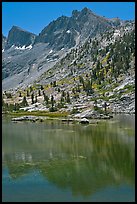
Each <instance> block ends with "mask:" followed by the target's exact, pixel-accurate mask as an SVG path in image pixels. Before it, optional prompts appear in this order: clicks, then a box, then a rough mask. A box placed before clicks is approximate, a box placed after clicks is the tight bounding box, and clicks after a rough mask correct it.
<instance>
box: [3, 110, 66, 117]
mask: <svg viewBox="0 0 137 204" xmlns="http://www.w3.org/2000/svg"><path fill="white" fill-rule="evenodd" d="M6 114H7V115H11V116H15V117H16V116H17V117H18V116H24V115H33V116H47V117H53V118H54V117H67V116H68V115H69V113H68V112H42V111H35V112H27V111H22V112H8V113H6Z"/></svg>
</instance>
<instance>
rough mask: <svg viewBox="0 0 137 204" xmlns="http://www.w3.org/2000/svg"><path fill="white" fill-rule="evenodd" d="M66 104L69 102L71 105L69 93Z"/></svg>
mask: <svg viewBox="0 0 137 204" xmlns="http://www.w3.org/2000/svg"><path fill="white" fill-rule="evenodd" d="M66 102H67V103H70V96H69V92H67V98H66Z"/></svg>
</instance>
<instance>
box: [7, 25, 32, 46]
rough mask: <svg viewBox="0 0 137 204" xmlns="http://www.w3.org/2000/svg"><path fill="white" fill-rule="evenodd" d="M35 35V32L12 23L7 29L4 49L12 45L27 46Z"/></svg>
mask: <svg viewBox="0 0 137 204" xmlns="http://www.w3.org/2000/svg"><path fill="white" fill-rule="evenodd" d="M35 37H36V35H35V34H33V33H30V32H28V31H26V30H23V29H22V28H20V27H18V26H15V25H14V26H12V28H11V30H10V31H9V34H8V39H7V45H6V49H7V48H9V47H11V46H12V45H15V46H23V45H25V46H28V45H30V44H32V43H33V42H34V39H35Z"/></svg>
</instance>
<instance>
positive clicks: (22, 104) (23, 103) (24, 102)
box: [21, 96, 28, 107]
mask: <svg viewBox="0 0 137 204" xmlns="http://www.w3.org/2000/svg"><path fill="white" fill-rule="evenodd" d="M21 106H23V107H24V106H28V102H27V99H26V96H24V97H23V100H22V103H21Z"/></svg>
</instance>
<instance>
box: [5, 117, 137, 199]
mask: <svg viewBox="0 0 137 204" xmlns="http://www.w3.org/2000/svg"><path fill="white" fill-rule="evenodd" d="M134 150H135V117H134V116H132V115H130V116H129V115H123V116H122V115H121V116H116V117H114V118H113V119H112V120H108V121H105V122H100V123H99V124H96V125H95V124H92V125H87V126H85V125H74V124H62V123H60V122H57V121H54V122H53V121H48V122H46V123H31V122H20V123H13V122H11V120H10V119H9V118H3V122H2V170H3V171H2V200H3V202H6V201H7V202H23V201H24V202H27V201H28V202H37V201H38V202H50V201H55V202H56V201H60V202H63V201H64V202H65V201H68V202H71V201H74V202H78V201H85V202H86V201H102V202H109V201H110V202H112V201H121V202H124V201H125V202H126V201H135V151H134Z"/></svg>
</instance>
